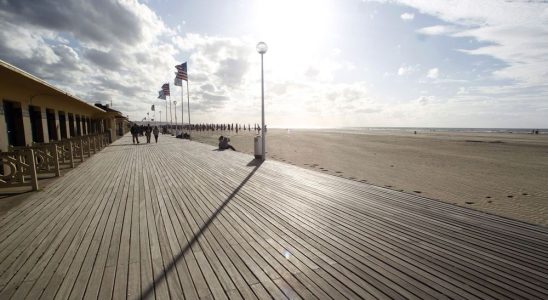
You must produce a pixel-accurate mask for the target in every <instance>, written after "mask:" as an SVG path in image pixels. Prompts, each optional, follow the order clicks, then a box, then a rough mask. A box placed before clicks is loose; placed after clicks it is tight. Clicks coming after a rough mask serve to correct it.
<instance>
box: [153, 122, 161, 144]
mask: <svg viewBox="0 0 548 300" xmlns="http://www.w3.org/2000/svg"><path fill="white" fill-rule="evenodd" d="M152 133H153V134H154V140H155V141H156V143H158V135H159V134H160V129H158V126H154V129H152Z"/></svg>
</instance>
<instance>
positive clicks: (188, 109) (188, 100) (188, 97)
mask: <svg viewBox="0 0 548 300" xmlns="http://www.w3.org/2000/svg"><path fill="white" fill-rule="evenodd" d="M186 98H187V102H186V103H187V105H188V106H187V109H186V110H187V111H188V125H189V126H190V94H189V91H188V76H187V78H186Z"/></svg>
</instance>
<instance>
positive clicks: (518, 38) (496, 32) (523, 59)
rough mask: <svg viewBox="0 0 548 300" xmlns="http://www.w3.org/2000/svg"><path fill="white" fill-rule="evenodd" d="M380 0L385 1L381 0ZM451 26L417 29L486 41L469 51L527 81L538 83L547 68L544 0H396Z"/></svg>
mask: <svg viewBox="0 0 548 300" xmlns="http://www.w3.org/2000/svg"><path fill="white" fill-rule="evenodd" d="M383 2H384V1H383ZM396 2H399V3H400V4H403V5H407V6H409V7H413V8H415V9H417V10H419V11H420V12H421V13H424V14H428V15H432V16H435V17H437V18H439V19H441V20H442V21H444V22H446V23H449V25H435V26H430V27H425V28H421V29H419V30H418V33H420V34H426V35H451V36H456V37H468V38H473V39H476V40H478V41H482V42H484V43H487V45H485V46H481V47H479V48H477V49H473V50H462V51H463V52H465V53H468V54H471V55H488V56H491V57H493V58H495V59H498V60H501V61H503V62H505V63H506V66H505V67H502V68H500V69H499V70H497V71H495V72H494V73H493V74H494V75H495V76H497V77H499V78H505V79H512V80H515V81H517V82H520V83H521V84H527V85H530V86H536V85H541V84H543V83H544V82H545V79H546V75H547V74H546V70H548V59H547V57H548V42H547V41H548V2H546V1H527V2H525V1H499V0H484V1H475V0H449V1H429V0H399V1H396Z"/></svg>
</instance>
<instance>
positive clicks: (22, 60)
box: [0, 0, 178, 119]
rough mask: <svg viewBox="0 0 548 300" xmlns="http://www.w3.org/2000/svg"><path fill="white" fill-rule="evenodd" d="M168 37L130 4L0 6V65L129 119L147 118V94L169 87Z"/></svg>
mask: <svg viewBox="0 0 548 300" xmlns="http://www.w3.org/2000/svg"><path fill="white" fill-rule="evenodd" d="M14 24H17V25H14ZM172 34H173V33H172V31H171V30H169V29H168V28H166V27H165V25H164V24H163V23H162V21H161V20H160V19H159V18H158V17H157V16H156V14H155V13H154V12H153V11H151V10H150V9H149V8H148V7H147V6H145V5H142V4H139V3H137V2H136V1H120V2H119V1H106V0H99V1H93V2H89V1H78V0H68V1H63V2H62V3H61V2H59V1H50V0H45V1H26V0H23V1H11V0H5V1H0V39H1V40H2V43H0V58H1V59H3V60H5V61H7V62H9V63H11V64H14V65H15V66H17V67H19V68H21V69H23V70H25V71H28V72H30V73H32V74H34V75H37V76H38V77H41V78H42V79H44V80H46V81H49V82H51V83H52V84H54V85H56V86H59V87H60V88H63V89H65V90H67V91H68V92H70V93H72V94H75V95H77V96H79V97H81V98H83V99H86V100H87V101H89V102H90V103H94V102H110V101H111V100H113V105H114V107H115V108H120V109H122V110H124V111H128V112H137V111H146V109H145V107H150V104H151V103H150V102H151V101H152V100H150V99H153V98H152V97H151V95H150V93H151V91H150V90H149V89H150V87H152V86H155V85H158V84H159V83H161V82H165V81H166V80H170V78H169V77H171V76H169V77H167V75H166V74H170V71H171V72H172V71H174V69H173V70H170V69H169V67H170V66H173V65H175V63H176V61H175V59H174V55H175V54H177V53H178V50H176V49H175V48H174V46H173V45H171V44H170V43H169V42H168V41H169V38H170V37H171V36H172ZM171 74H172V73H171ZM124 103H130V105H129V106H126V105H124ZM138 119H140V118H138Z"/></svg>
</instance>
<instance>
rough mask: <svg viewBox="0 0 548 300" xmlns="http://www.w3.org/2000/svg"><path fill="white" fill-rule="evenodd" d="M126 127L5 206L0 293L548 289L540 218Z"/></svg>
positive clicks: (339, 294)
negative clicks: (110, 142) (135, 137)
mask: <svg viewBox="0 0 548 300" xmlns="http://www.w3.org/2000/svg"><path fill="white" fill-rule="evenodd" d="M129 139H130V138H129V137H123V138H122V139H120V140H118V141H116V142H115V145H116V147H108V148H106V149H104V150H103V151H101V152H100V153H98V154H97V155H95V156H93V157H91V158H90V159H88V160H86V161H85V162H84V163H83V164H81V166H80V167H79V168H76V169H74V170H71V171H70V172H69V173H67V174H65V176H63V177H61V178H60V179H58V180H57V181H55V182H53V183H52V184H51V185H50V186H48V188H47V189H46V190H45V191H41V192H38V193H35V194H32V195H31V197H30V199H29V200H28V201H27V202H26V203H24V204H23V205H21V206H19V207H14V208H13V209H12V210H11V211H9V212H8V213H7V214H5V215H3V216H0V224H1V226H0V298H2V299H4V298H8V299H9V298H10V297H12V298H25V297H27V298H33V299H34V298H45V299H52V298H58V299H65V298H116V299H123V298H131V299H134V298H147V299H155V298H159V299H164V298H166V299H167V298H180V299H182V298H183V297H185V298H187V299H196V298H200V299H213V298H215V299H218V298H225V299H226V298H231V299H241V298H246V299H247V298H251V299H253V298H259V299H265V298H276V299H278V298H279V299H284V298H306V299H308V298H321V299H327V298H334V299H339V298H360V297H361V298H379V299H385V298H392V299H403V298H406V299H418V298H437V299H444V298H449V297H450V298H497V299H515V298H547V297H548V289H547V288H546V286H545V284H544V283H545V282H546V281H547V280H548V229H546V228H541V227H538V226H532V225H530V224H524V223H521V222H517V221H514V220H508V219H504V218H500V217H497V216H493V215H487V214H484V213H481V212H477V211H472V210H469V209H466V208H462V207H455V206H452V205H449V204H446V203H440V202H437V201H434V200H431V199H426V198H423V197H420V196H417V195H409V194H405V193H399V192H395V191H392V190H387V189H383V188H379V187H374V186H370V185H367V184H362V183H358V182H354V181H350V180H346V179H342V178H338V177H333V176H330V175H326V174H320V173H317V172H313V171H310V170H304V169H301V168H298V167H294V166H290V165H286V164H282V163H278V162H274V161H267V162H265V163H264V164H262V165H261V166H260V167H249V166H247V164H248V162H249V161H250V160H251V157H250V156H248V155H245V154H241V153H236V152H226V151H225V152H217V151H211V149H212V147H210V146H207V145H202V144H197V143H193V142H189V141H181V140H177V139H173V138H171V137H167V136H164V137H163V138H162V139H161V142H160V143H159V144H152V145H144V146H143V145H140V146H133V145H131V143H129ZM219 166H223V172H219ZM81 167H84V168H81Z"/></svg>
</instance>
